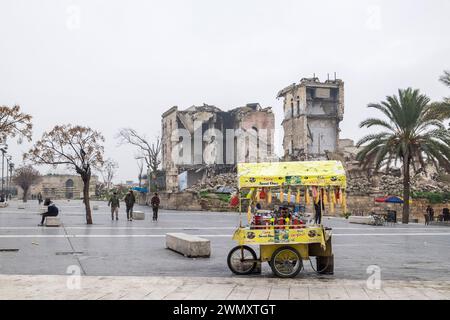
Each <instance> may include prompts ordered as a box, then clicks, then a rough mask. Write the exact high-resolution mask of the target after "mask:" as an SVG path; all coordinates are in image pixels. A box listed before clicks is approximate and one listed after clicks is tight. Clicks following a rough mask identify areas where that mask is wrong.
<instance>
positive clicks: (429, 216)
mask: <svg viewBox="0 0 450 320" xmlns="http://www.w3.org/2000/svg"><path fill="white" fill-rule="evenodd" d="M424 216H425V225H428V224H430V222H433V221H434V220H435V218H434V209H433V208H432V207H431V206H430V205H428V206H427V209H426V212H425V214H424ZM437 220H438V221H450V210H449V208H444V209H442V214H441V215H440V216H438V218H437Z"/></svg>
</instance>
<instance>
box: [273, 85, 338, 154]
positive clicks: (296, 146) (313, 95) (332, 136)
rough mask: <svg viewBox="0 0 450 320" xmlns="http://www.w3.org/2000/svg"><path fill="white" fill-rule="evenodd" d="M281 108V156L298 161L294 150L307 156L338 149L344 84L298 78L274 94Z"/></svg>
mask: <svg viewBox="0 0 450 320" xmlns="http://www.w3.org/2000/svg"><path fill="white" fill-rule="evenodd" d="M280 97H282V98H283V99H284V100H283V111H284V120H283V123H282V125H283V128H284V138H283V148H284V152H285V158H286V159H288V160H289V159H290V160H299V155H298V153H302V152H303V153H304V154H305V155H306V154H307V155H308V156H309V158H310V159H313V158H320V157H324V156H325V151H326V150H328V151H331V152H334V151H336V150H337V148H338V141H339V122H340V121H342V119H343V115H344V83H343V82H342V81H341V80H334V81H330V80H327V81H325V82H320V81H319V79H317V78H312V79H302V80H301V81H300V83H299V84H293V85H291V86H289V87H287V88H285V89H283V90H281V91H280V92H279V94H278V98H280Z"/></svg>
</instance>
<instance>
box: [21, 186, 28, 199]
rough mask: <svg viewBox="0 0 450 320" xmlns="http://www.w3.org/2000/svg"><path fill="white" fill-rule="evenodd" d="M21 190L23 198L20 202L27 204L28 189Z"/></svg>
mask: <svg viewBox="0 0 450 320" xmlns="http://www.w3.org/2000/svg"><path fill="white" fill-rule="evenodd" d="M22 189H23V198H22V201H23V202H27V200H28V199H27V198H28V188H22Z"/></svg>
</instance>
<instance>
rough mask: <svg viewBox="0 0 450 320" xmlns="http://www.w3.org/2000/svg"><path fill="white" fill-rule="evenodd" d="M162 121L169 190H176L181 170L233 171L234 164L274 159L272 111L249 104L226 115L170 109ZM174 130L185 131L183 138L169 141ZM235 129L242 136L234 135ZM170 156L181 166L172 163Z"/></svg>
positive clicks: (201, 109) (201, 108)
mask: <svg viewBox="0 0 450 320" xmlns="http://www.w3.org/2000/svg"><path fill="white" fill-rule="evenodd" d="M162 117H163V119H162V132H163V134H162V149H163V169H164V170H165V171H166V187H167V189H168V190H177V189H178V174H179V173H181V172H182V170H190V169H193V170H202V168H203V167H206V166H228V167H233V166H234V165H235V164H236V163H237V162H253V161H267V160H269V159H272V157H273V154H274V146H273V140H274V131H275V117H274V114H273V112H272V110H271V108H266V109H262V108H261V106H260V105H259V104H248V105H246V106H244V107H239V108H236V109H233V110H231V111H226V112H225V111H222V110H221V109H219V108H217V107H215V106H210V105H203V106H192V107H190V108H188V109H186V110H184V111H179V110H178V108H176V107H173V108H171V109H169V110H168V111H167V112H165V113H164V114H163V116H162ZM176 129H185V130H183V131H184V132H182V134H183V136H173V137H172V132H173V131H174V130H176ZM237 129H242V130H243V132H242V133H239V132H236V131H235V130H237ZM263 129H267V131H265V130H263ZM230 131H231V135H230ZM247 131H252V132H254V134H252V132H247ZM258 135H260V136H261V137H259V136H258ZM260 138H262V139H260ZM173 155H176V156H177V157H178V158H179V159H181V162H178V163H175V162H174V160H173Z"/></svg>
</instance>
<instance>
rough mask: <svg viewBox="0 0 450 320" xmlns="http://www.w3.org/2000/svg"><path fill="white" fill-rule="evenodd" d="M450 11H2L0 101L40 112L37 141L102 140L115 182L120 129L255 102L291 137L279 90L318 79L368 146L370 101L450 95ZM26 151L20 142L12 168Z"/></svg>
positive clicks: (313, 7)
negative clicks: (414, 93) (88, 131)
mask: <svg viewBox="0 0 450 320" xmlns="http://www.w3.org/2000/svg"><path fill="white" fill-rule="evenodd" d="M449 12H450V1H448V0H433V1H425V0H423V1H419V0H405V1H395V0H394V1H392V0H391V1H377V0H371V1H361V0H358V1H356V0H355V1H336V0H330V1H311V0H309V1H300V0H278V1H266V0H227V1H212V0H190V1H189V0H179V1H170V0H164V1H149V0H132V1H125V0H103V1H100V0H72V1H69V0H28V1H24V0H0V104H2V105H13V104H19V105H21V106H22V108H23V111H25V112H27V113H30V114H32V115H33V117H34V139H37V138H39V137H40V136H41V135H42V132H43V131H45V130H48V129H51V128H52V127H53V126H54V125H56V124H64V123H72V124H81V125H89V126H91V127H93V128H95V129H97V130H99V131H101V132H102V133H103V134H104V136H105V138H106V140H107V141H106V157H111V158H114V159H116V160H117V161H118V162H119V166H120V169H119V172H118V177H117V179H116V181H117V182H119V181H125V180H131V179H134V180H136V176H137V165H136V162H135V161H134V160H133V155H134V149H132V148H130V147H117V140H115V139H114V136H115V134H116V133H117V130H118V129H119V128H121V127H133V128H135V129H137V130H139V131H141V132H145V133H146V134H147V135H148V136H149V137H153V136H155V135H157V134H158V133H160V131H161V129H160V125H161V113H162V112H164V111H165V110H167V109H168V108H169V107H171V106H173V105H178V106H179V107H180V108H186V107H189V106H191V105H194V104H196V105H201V104H203V103H208V104H213V105H216V106H218V107H221V108H223V109H230V108H234V107H237V106H241V105H244V104H246V103H249V102H259V103H261V105H263V106H272V107H273V108H274V111H275V112H276V115H277V119H276V123H277V127H279V128H281V121H282V118H281V114H282V113H281V108H282V101H281V100H277V99H276V98H275V97H276V94H277V92H278V90H279V89H282V88H283V87H285V86H287V85H289V84H291V83H293V82H298V81H299V80H300V79H301V78H302V77H311V76H312V75H313V73H315V74H316V75H317V76H318V77H319V78H320V79H321V80H325V79H326V77H327V73H330V74H333V73H334V72H337V75H338V78H341V79H343V80H344V82H345V115H344V121H343V122H342V123H341V129H342V132H341V137H342V138H352V139H355V140H357V139H358V138H360V137H361V136H362V135H363V134H364V133H365V132H363V131H361V130H360V129H358V124H359V122H360V121H361V120H363V119H364V118H365V117H367V116H368V115H369V114H370V113H369V111H368V110H367V109H366V106H367V104H368V103H369V102H378V101H380V100H382V99H384V98H385V96H386V95H388V94H394V93H396V90H397V89H398V88H405V87H408V86H411V87H414V88H419V89H421V90H422V91H423V92H424V93H426V94H427V95H429V96H430V97H431V98H432V99H433V100H439V99H441V98H442V97H443V96H449V95H450V90H448V88H446V87H444V86H443V85H442V84H441V83H440V82H439V81H438V78H439V76H440V75H441V74H442V71H443V70H444V69H450V19H449ZM280 131H281V130H280ZM277 137H278V148H279V150H280V149H281V140H280V139H281V133H280V132H278V133H277ZM28 148H29V144H26V143H24V144H22V145H20V146H16V145H15V143H10V150H11V153H12V154H13V156H14V158H15V162H20V160H19V158H20V154H21V153H22V152H23V151H26V150H27V149H28ZM46 170H47V169H45V170H43V172H44V173H46Z"/></svg>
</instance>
